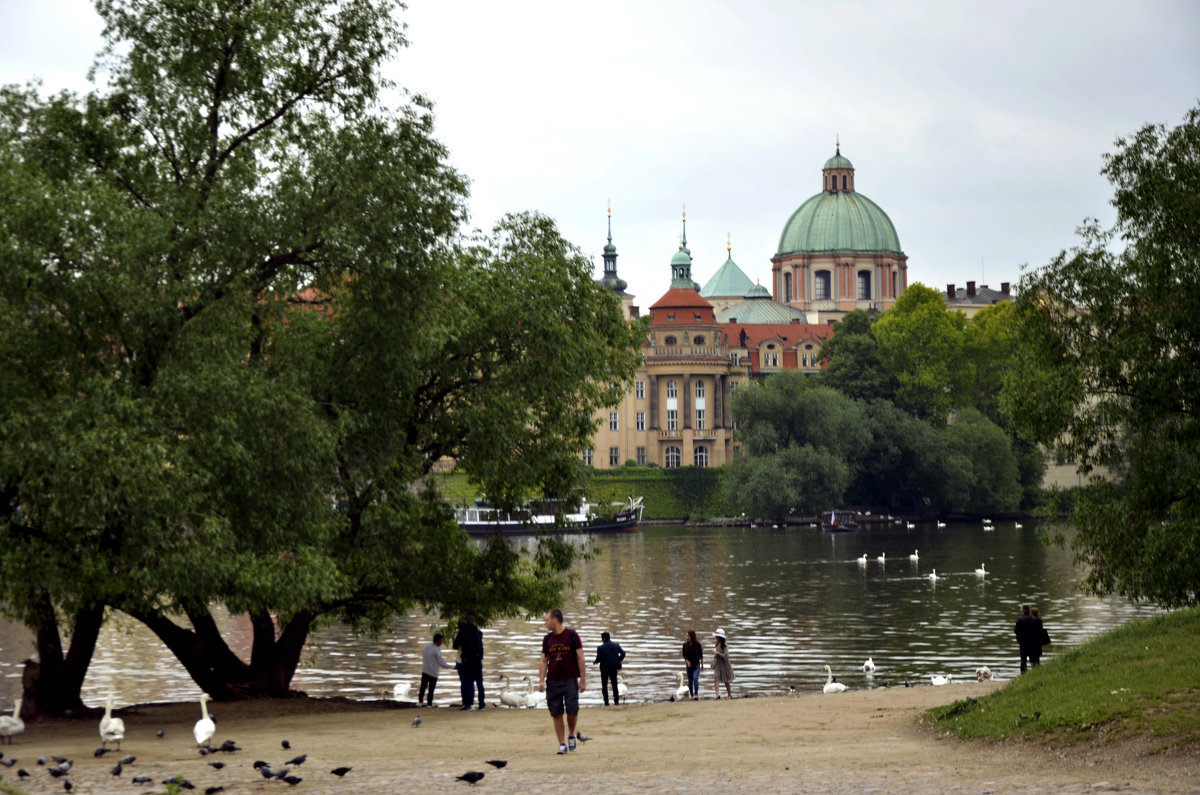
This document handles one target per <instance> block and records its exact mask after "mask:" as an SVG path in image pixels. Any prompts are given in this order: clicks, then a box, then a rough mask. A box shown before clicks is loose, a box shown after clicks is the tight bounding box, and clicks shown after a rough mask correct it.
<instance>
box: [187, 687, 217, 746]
mask: <svg viewBox="0 0 1200 795" xmlns="http://www.w3.org/2000/svg"><path fill="white" fill-rule="evenodd" d="M209 701H212V696H210V695H209V694H208V693H201V694H200V720H198V721H196V725H195V727H194V728H193V729H192V735H193V736H195V738H196V745H200V746H203V745H204V744H205V743H207V742H208V741H209V740H211V739H212V737H213V735H214V734H216V733H217V724H215V723H213V719H212V718H210V717H208V702H209Z"/></svg>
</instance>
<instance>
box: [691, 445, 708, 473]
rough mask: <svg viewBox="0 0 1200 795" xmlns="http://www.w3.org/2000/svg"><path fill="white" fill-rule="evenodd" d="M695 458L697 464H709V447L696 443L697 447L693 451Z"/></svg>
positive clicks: (701, 465) (702, 465)
mask: <svg viewBox="0 0 1200 795" xmlns="http://www.w3.org/2000/svg"><path fill="white" fill-rule="evenodd" d="M693 458H694V459H695V461H696V466H698V467H706V466H708V448H707V447H705V446H704V445H702V444H698V445H696V449H695V450H694V451H693Z"/></svg>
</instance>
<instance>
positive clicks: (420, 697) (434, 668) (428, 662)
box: [417, 632, 454, 707]
mask: <svg viewBox="0 0 1200 795" xmlns="http://www.w3.org/2000/svg"><path fill="white" fill-rule="evenodd" d="M444 640H445V638H444V637H442V633H440V632H438V633H436V634H435V635H434V636H433V643H430V644H429V645H428V646H426V647H425V648H424V650H422V652H421V689H420V690H419V691H418V692H417V704H418V705H419V704H422V703H424V704H425V705H426V706H428V707H432V706H433V689H434V688H435V687H437V680H438V676H439V675H440V674H441V673H442V669H443V668H453V667H454V666H453V665H451V664H450V663H448V662H446V658H445V657H443V656H442V641H444ZM426 693H428V701H427V700H426Z"/></svg>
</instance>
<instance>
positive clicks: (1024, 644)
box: [1013, 605, 1042, 673]
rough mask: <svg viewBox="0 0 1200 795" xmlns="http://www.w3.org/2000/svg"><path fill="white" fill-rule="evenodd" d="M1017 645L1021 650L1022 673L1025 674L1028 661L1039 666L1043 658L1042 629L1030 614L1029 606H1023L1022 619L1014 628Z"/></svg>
mask: <svg viewBox="0 0 1200 795" xmlns="http://www.w3.org/2000/svg"><path fill="white" fill-rule="evenodd" d="M1013 634H1014V635H1016V636H1017V645H1018V646H1019V647H1020V649H1021V673H1025V666H1026V661H1028V662H1029V663H1031V664H1032V665H1035V666H1036V665H1038V664H1039V663H1040V662H1041V657H1042V628H1041V626H1040V624H1039V622H1038V620H1037V619H1035V618H1034V617H1033V616H1032V615H1030V613H1029V605H1021V617H1020V618H1018V619H1017V623H1016V626H1014V627H1013Z"/></svg>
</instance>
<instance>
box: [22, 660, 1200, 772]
mask: <svg viewBox="0 0 1200 795" xmlns="http://www.w3.org/2000/svg"><path fill="white" fill-rule="evenodd" d="M991 687H994V685H990V684H965V685H951V686H950V687H941V688H934V687H929V686H922V687H913V688H893V689H890V690H872V691H865V690H863V691H850V692H846V693H842V694H838V695H833V696H824V695H821V694H819V693H805V694H802V695H797V696H791V697H773V698H747V699H735V700H733V701H728V700H721V701H715V700H712V699H711V698H710V699H708V700H704V701H700V702H698V703H693V702H686V703H675V704H671V703H659V704H631V705H628V706H621V707H609V708H591V709H586V710H584V711H583V713H582V714H581V716H580V723H579V728H580V729H581V730H582V731H583V732H584V733H585V734H587V735H589V736H590V737H591V738H592V739H591V740H589V741H588V742H585V743H583V744H582V745H581V747H580V749H579V750H578V751H576V752H575V753H572V754H569V755H567V756H558V755H556V754H555V750H556V741H555V739H554V736H553V731H552V727H551V721H550V718H549V716H548V715H547V713H546V712H545V711H544V710H510V709H498V708H495V707H491V706H489V708H488V709H486V710H485V711H483V712H477V711H476V712H461V711H459V710H457V709H447V708H441V709H432V710H419V711H418V710H415V709H413V708H411V707H408V708H400V707H397V705H394V704H391V703H388V702H372V703H356V702H339V701H308V700H304V699H296V700H292V701H286V702H250V703H239V704H216V705H213V712H214V713H215V714H216V716H217V735H216V737H215V738H214V742H215V743H216V744H219V743H220V742H221V741H223V740H226V739H232V740H235V741H236V742H237V744H238V745H239V746H240V747H241V748H242V749H243V750H241V751H238V752H236V753H232V754H216V755H215V756H207V757H202V756H200V755H199V754H198V753H197V751H196V747H195V742H194V741H193V739H192V736H191V734H192V732H191V728H192V724H193V723H194V722H195V721H196V719H197V718H198V717H199V708H198V706H197V705H194V704H168V705H150V706H143V707H133V708H129V709H126V710H120V711H119V714H120V715H121V716H122V717H123V718H124V720H125V723H126V726H127V727H128V733H127V735H126V739H125V741H124V744H123V751H122V754H124V753H131V754H136V755H137V757H138V758H137V761H136V762H135V763H133V764H132V765H131V766H129V767H127V768H126V769H125V770H124V771H123V772H122V774H121V775H120V776H119V777H114V776H112V775H111V774H110V772H109V771H110V769H111V768H112V767H113V766H114V764H115V759H116V758H117V757H119V756H120V754H117V753H111V754H108V755H107V756H105V757H103V758H101V759H96V758H95V757H94V756H93V751H94V750H95V749H96V748H97V747H98V746H99V735H98V733H97V731H96V726H97V721H96V720H94V719H91V718H89V719H86V720H84V719H80V720H77V721H59V722H52V723H46V724H36V725H31V726H30V727H29V728H28V729H27V730H26V732H25V734H23V735H21V736H19V737H18V738H17V742H16V744H15V745H13V746H11V747H9V746H4V747H3V749H0V750H3V752H4V754H5V756H6V757H16V758H17V759H18V760H19V762H18V764H17V765H16V766H15V767H12V768H7V769H5V768H0V774H3V776H4V780H5V781H6V782H12V783H17V776H16V771H17V770H18V769H25V770H27V771H28V772H29V773H30V774H31V775H30V777H29V778H27V779H24V781H23V783H22V786H23V787H24V788H25V789H26V790H27V791H28V792H31V793H49V792H54V793H60V792H63V786H62V783H61V781H59V780H56V779H53V778H51V776H50V775H49V773H48V771H47V769H46V768H45V767H40V766H38V765H37V764H36V758H37V757H38V756H44V757H47V758H50V757H51V756H55V755H57V756H65V757H69V758H71V759H73V760H75V765H74V767H73V768H72V769H71V774H70V779H71V781H72V782H73V784H74V785H75V789H74V792H75V793H81V792H82V793H89V792H95V793H108V792H138V791H145V792H162V791H163V790H164V787H163V786H162V784H161V783H160V782H161V781H162V780H163V779H164V778H166V777H167V776H168V775H183V776H184V777H186V778H187V779H189V780H190V781H192V782H194V783H195V785H196V787H197V789H196V790H195V791H196V792H203V791H204V790H205V789H206V788H209V787H216V786H222V787H224V790H223V791H224V792H231V793H233V792H237V793H242V792H246V793H254V792H276V793H278V792H283V791H289V792H290V791H295V792H309V793H348V792H381V793H387V792H407V791H422V792H424V791H428V790H430V789H432V788H441V787H460V788H461V787H463V786H466V785H465V784H463V783H462V782H458V781H456V780H455V777H456V776H458V775H460V774H462V773H464V772H466V771H468V770H479V771H484V772H485V773H486V774H487V775H486V777H485V778H484V780H483V781H482V782H481V783H480V784H479V785H478V786H477V787H476V789H479V790H481V791H482V790H484V789H487V790H488V791H493V792H514V793H515V792H534V793H551V792H555V793H558V792H562V791H564V790H565V789H567V788H576V789H580V790H596V789H600V791H603V792H605V793H632V792H692V793H694V792H697V791H713V790H718V789H719V790H722V791H730V790H731V789H733V790H740V789H743V788H752V789H753V791H754V792H755V793H756V795H757V793H764V792H765V793H791V792H801V791H803V792H831V793H859V792H872V791H874V792H886V793H907V792H954V793H959V792H961V793H978V792H1017V793H1024V792H1047V791H1050V792H1096V791H1105V790H1120V791H1122V792H1193V793H1200V767H1198V766H1197V759H1196V757H1195V755H1194V754H1193V755H1187V754H1182V753H1179V752H1175V753H1171V754H1167V755H1165V756H1163V755H1160V756H1156V757H1150V756H1147V755H1146V754H1145V752H1144V749H1142V748H1140V747H1139V746H1138V745H1137V744H1136V743H1134V744H1128V743H1127V744H1121V745H1119V746H1114V745H1107V746H1104V747H1100V748H1097V749H1094V750H1088V749H1080V748H1072V749H1069V750H1068V751H1059V750H1057V749H1052V748H1051V749H1047V748H1045V747H1043V746H1030V745H1028V744H1012V745H1010V744H987V743H962V742H959V741H957V740H954V739H952V738H948V737H945V736H944V735H942V734H940V733H939V732H937V731H935V730H932V729H930V728H929V727H923V726H921V725H919V723H918V719H919V717H920V715H921V713H922V711H923V710H925V709H927V708H929V707H932V706H937V705H940V704H946V703H949V702H951V701H953V700H955V699H959V698H965V697H967V696H978V695H981V694H983V693H985V692H987V691H988V690H989V689H990V688H991ZM417 714H420V715H421V718H422V724H421V726H420V727H419V728H413V727H412V725H411V723H412V719H413V717H414V716H415V715H417ZM159 729H163V730H164V731H165V736H164V737H163V738H161V739H160V738H158V737H156V734H155V733H156V731H157V730H159ZM284 739H287V740H288V741H289V743H290V745H291V749H290V750H284V749H283V748H282V747H281V741H282V740H284ZM302 753H304V754H307V756H308V758H307V760H306V761H305V762H304V763H303V764H302V765H300V766H295V765H293V766H291V771H292V773H293V774H294V775H298V776H301V777H303V779H304V780H303V781H302V782H301V783H300V784H298V785H296V787H295V789H294V790H292V789H289V788H288V787H287V786H286V785H285V784H284V783H282V782H280V781H267V780H265V779H263V778H262V777H261V776H260V775H259V774H258V773H257V772H256V771H255V770H254V769H253V767H252V763H253V762H254V761H255V760H263V761H266V762H268V763H269V764H270V766H272V767H276V768H277V767H279V766H280V765H281V764H282V763H283V762H285V761H286V760H288V759H290V758H292V757H294V756H296V755H298V754H302ZM214 759H215V760H217V761H219V762H224V763H225V767H224V768H222V769H220V770H217V769H214V768H213V767H210V766H209V765H208V762H210V761H213V760H214ZM488 759H504V760H507V761H508V766H507V767H506V768H505V769H504V770H503V771H497V770H495V769H494V768H492V767H490V766H488V765H487V764H486V763H485V762H486V760H488ZM51 764H53V763H51ZM341 765H349V766H352V767H353V769H352V770H351V771H350V772H349V773H348V774H347V775H346V776H345V777H344V778H338V777H336V776H334V775H333V774H332V773H331V769H332V768H335V767H338V766H341ZM139 773H140V774H144V775H149V776H151V777H152V780H153V782H154V783H153V784H152V785H145V786H143V787H137V786H136V785H134V784H132V783H131V781H130V779H131V777H132V776H133V775H137V774H139Z"/></svg>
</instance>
